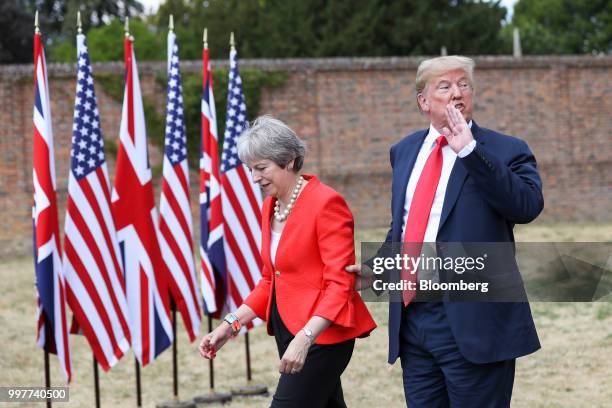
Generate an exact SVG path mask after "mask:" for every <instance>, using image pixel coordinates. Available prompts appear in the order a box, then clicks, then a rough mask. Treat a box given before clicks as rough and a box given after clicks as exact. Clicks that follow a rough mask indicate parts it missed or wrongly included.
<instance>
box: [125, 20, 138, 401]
mask: <svg viewBox="0 0 612 408" xmlns="http://www.w3.org/2000/svg"><path fill="white" fill-rule="evenodd" d="M124 31H125V34H124V36H125V37H126V38H130V18H129V17H126V18H125V25H124ZM134 364H135V371H136V406H137V407H141V406H142V393H141V384H140V363H139V362H138V358H137V357H136V355H135V354H134Z"/></svg>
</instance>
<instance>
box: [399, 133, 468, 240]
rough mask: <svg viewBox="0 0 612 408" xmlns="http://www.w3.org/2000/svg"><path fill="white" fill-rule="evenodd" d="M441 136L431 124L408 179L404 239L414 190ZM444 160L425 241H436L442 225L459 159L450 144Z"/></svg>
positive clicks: (446, 148) (445, 151) (445, 149)
mask: <svg viewBox="0 0 612 408" xmlns="http://www.w3.org/2000/svg"><path fill="white" fill-rule="evenodd" d="M469 126H470V128H471V127H472V121H470V123H469ZM439 136H440V132H438V130H437V129H436V128H435V127H433V125H429V132H428V133H427V137H425V140H424V141H423V145H422V146H421V150H420V151H419V154H418V156H417V159H416V162H415V163H414V167H413V168H412V173H411V174H410V179H409V180H408V187H407V188H406V200H405V202H404V219H403V221H402V240H403V239H404V234H405V231H406V222H407V220H408V213H409V211H410V204H411V203H412V197H413V196H414V190H416V185H417V182H418V181H419V177H421V173H422V172H423V167H425V162H426V161H427V158H428V157H429V154H430V153H431V151H432V150H433V148H434V147H435V145H436V139H437V138H438V137H439ZM475 146H476V142H475V141H472V143H469V144H468V145H467V146H465V147H464V148H463V149H462V150H461V151H460V152H459V157H461V158H463V157H465V156H467V155H468V154H470V153H472V151H473V150H474V147H475ZM442 160H443V163H442V173H441V174H440V181H439V182H438V188H437V189H436V195H435V197H434V201H433V204H432V206H431V212H430V213H429V221H427V229H426V230H425V237H424V238H423V242H436V237H437V236H438V227H439V226H440V217H441V216H442V205H443V204H444V196H445V195H446V187H447V186H448V179H449V178H450V174H451V171H452V170H453V166H454V165H455V160H457V154H456V153H455V152H454V151H453V149H451V147H450V146H449V145H448V144H447V145H446V146H444V147H443V148H442Z"/></svg>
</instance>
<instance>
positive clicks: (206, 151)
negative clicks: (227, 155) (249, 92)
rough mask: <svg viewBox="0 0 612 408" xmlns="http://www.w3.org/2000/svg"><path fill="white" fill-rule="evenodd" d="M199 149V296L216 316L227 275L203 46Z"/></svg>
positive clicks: (213, 122)
mask: <svg viewBox="0 0 612 408" xmlns="http://www.w3.org/2000/svg"><path fill="white" fill-rule="evenodd" d="M200 150H201V152H200V260H201V281H202V296H203V298H204V307H205V311H206V313H207V314H209V315H211V316H212V317H214V318H216V319H218V318H220V317H221V314H222V312H223V309H224V308H225V307H224V305H225V301H226V288H227V277H226V271H225V254H224V252H223V212H222V211H221V185H220V180H221V178H220V177H219V145H218V138H217V113H216V110H215V97H214V94H213V79H212V71H211V69H210V62H209V57H208V48H207V47H204V50H203V52H202V140H201V148H200Z"/></svg>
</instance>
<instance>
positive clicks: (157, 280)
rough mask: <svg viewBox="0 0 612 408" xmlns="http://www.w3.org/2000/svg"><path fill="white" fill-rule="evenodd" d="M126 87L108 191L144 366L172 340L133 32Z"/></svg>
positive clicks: (135, 346) (127, 41)
mask: <svg viewBox="0 0 612 408" xmlns="http://www.w3.org/2000/svg"><path fill="white" fill-rule="evenodd" d="M124 51H125V69H126V72H125V93H124V97H123V110H122V116H121V126H120V130H119V141H120V144H119V151H118V154H117V166H116V171H115V188H114V189H113V194H112V204H113V217H114V220H115V225H116V228H117V236H118V240H119V247H120V252H121V255H122V259H123V269H124V273H125V280H126V293H127V303H128V309H129V325H130V333H131V336H132V348H133V349H134V354H135V355H136V358H137V359H138V361H139V362H140V364H141V365H142V366H143V367H144V366H146V365H147V364H149V363H150V362H151V361H153V360H154V359H155V357H157V356H158V355H159V354H160V353H161V352H162V351H164V350H165V349H166V348H167V347H168V346H169V345H170V344H171V343H172V340H173V338H172V324H171V319H170V299H169V293H168V273H169V272H168V270H167V267H166V264H165V263H164V261H163V259H162V255H161V251H160V247H159V227H158V225H157V222H158V219H159V218H158V215H157V211H156V208H155V200H154V192H153V184H152V180H151V168H150V166H149V161H148V155H147V135H146V130H145V118H144V111H143V106H142V95H141V92H140V82H139V79H138V69H137V66H136V57H135V55H134V50H133V47H132V39H131V37H126V38H125V43H124Z"/></svg>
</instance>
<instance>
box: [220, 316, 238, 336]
mask: <svg viewBox="0 0 612 408" xmlns="http://www.w3.org/2000/svg"><path fill="white" fill-rule="evenodd" d="M223 321H224V322H226V323H227V324H229V325H230V327H231V328H232V336H236V335H237V334H238V333H239V332H240V328H241V327H242V325H241V324H240V320H238V316H236V315H235V314H233V313H228V314H226V315H225V317H224V318H223Z"/></svg>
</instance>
